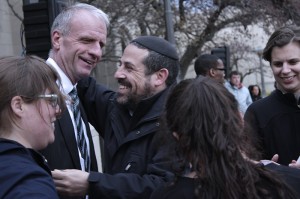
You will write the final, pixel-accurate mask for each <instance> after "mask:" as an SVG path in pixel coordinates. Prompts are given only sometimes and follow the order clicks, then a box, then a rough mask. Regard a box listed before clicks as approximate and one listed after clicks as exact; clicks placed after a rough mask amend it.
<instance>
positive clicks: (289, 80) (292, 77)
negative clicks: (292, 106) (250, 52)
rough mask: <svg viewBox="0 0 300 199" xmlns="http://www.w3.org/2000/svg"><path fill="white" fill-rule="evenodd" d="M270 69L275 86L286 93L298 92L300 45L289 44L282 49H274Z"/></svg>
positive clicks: (299, 82) (299, 86)
mask: <svg viewBox="0 0 300 199" xmlns="http://www.w3.org/2000/svg"><path fill="white" fill-rule="evenodd" d="M271 68H272V71H273V74H274V78H275V80H276V82H277V86H278V87H279V88H280V89H282V90H283V91H285V92H288V93H298V92H300V44H299V43H296V42H291V43H289V44H287V45H285V46H283V47H274V48H273V49H272V53H271Z"/></svg>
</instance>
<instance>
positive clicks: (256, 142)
mask: <svg viewBox="0 0 300 199" xmlns="http://www.w3.org/2000/svg"><path fill="white" fill-rule="evenodd" d="M244 122H245V129H246V132H245V133H247V136H248V138H249V139H250V140H251V142H252V144H253V146H255V148H256V149H257V150H258V151H260V152H261V155H264V146H263V135H262V133H261V132H260V131H261V129H260V127H259V123H258V119H257V116H256V112H255V109H254V108H253V104H252V105H250V106H249V107H248V109H247V111H246V113H245V116H244ZM261 155H259V158H260V159H261V158H263V159H264V158H266V157H260V156H261Z"/></svg>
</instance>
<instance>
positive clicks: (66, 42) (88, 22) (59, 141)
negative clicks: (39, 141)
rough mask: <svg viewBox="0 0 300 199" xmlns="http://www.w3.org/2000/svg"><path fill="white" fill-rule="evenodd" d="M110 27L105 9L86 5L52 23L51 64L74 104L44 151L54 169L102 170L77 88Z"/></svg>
mask: <svg viewBox="0 0 300 199" xmlns="http://www.w3.org/2000/svg"><path fill="white" fill-rule="evenodd" d="M108 25H109V21H108V16H107V15H106V14H105V13H104V12H103V11H102V10H100V9H98V8H96V7H94V6H92V5H88V4H84V3H77V4H74V5H72V6H69V7H67V8H66V9H64V10H63V11H62V12H61V13H60V14H59V15H58V16H57V17H56V18H55V20H54V22H53V24H52V28H51V42H52V48H51V50H50V52H49V58H48V59H47V63H48V64H49V65H51V66H52V67H54V68H55V70H56V71H57V72H58V74H59V76H60V78H61V80H62V85H61V88H60V89H61V91H62V92H63V93H64V94H65V95H68V96H69V99H71V100H69V102H71V103H68V104H67V109H68V111H66V112H64V113H63V115H62V117H61V118H60V119H59V120H57V121H56V122H55V136H56V139H55V142H54V143H53V144H51V145H49V146H48V147H47V148H46V149H45V150H43V151H41V152H42V154H43V155H44V156H45V157H46V159H47V160H48V163H49V166H50V168H51V170H54V169H80V170H83V171H87V172H89V171H98V166H97V159H96V156H95V151H94V145H93V140H92V136H91V132H90V128H89V124H88V121H87V117H86V115H85V111H84V109H83V108H82V105H81V103H80V101H79V99H78V96H77V89H76V85H77V82H78V81H79V80H80V79H82V78H84V77H88V76H89V75H90V74H91V71H92V70H93V69H94V68H95V67H96V65H97V63H98V62H99V61H100V60H101V56H102V49H103V47H104V46H105V44H106V37H107V28H108ZM61 198H67V197H66V196H61ZM72 199H74V197H72Z"/></svg>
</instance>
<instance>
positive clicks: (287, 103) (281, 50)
mask: <svg viewBox="0 0 300 199" xmlns="http://www.w3.org/2000/svg"><path fill="white" fill-rule="evenodd" d="M263 58H264V59H265V60H266V61H268V62H269V63H270V66H271V69H272V71H273V75H274V78H275V81H276V87H275V90H274V91H273V92H272V93H271V94H270V95H269V96H267V97H265V98H263V99H261V100H259V101H257V102H256V103H255V104H253V105H251V106H250V107H249V108H248V110H247V112H246V115H245V120H246V121H248V123H250V125H251V127H252V128H253V129H254V131H253V132H255V133H256V134H257V136H258V138H259V139H258V144H259V146H261V148H260V150H261V151H262V152H263V154H264V158H266V159H271V158H272V157H273V156H274V155H275V154H278V156H279V158H278V163H280V164H283V165H290V166H292V167H297V168H300V163H296V160H297V159H298V157H299V155H300V136H299V130H300V123H299V121H300V108H299V107H300V106H299V96H300V28H299V27H296V26H287V27H282V28H280V29H278V30H276V31H275V32H274V33H273V34H272V35H271V36H270V38H269V40H268V42H267V44H266V47H265V48H264V50H263Z"/></svg>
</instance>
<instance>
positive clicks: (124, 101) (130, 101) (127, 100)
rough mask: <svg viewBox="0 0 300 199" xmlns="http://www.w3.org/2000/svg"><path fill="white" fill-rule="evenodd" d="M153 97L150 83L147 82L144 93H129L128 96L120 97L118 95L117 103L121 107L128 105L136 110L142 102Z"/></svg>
mask: <svg viewBox="0 0 300 199" xmlns="http://www.w3.org/2000/svg"><path fill="white" fill-rule="evenodd" d="M151 96H153V92H152V89H151V86H150V84H149V83H148V82H146V83H145V85H144V89H143V92H142V93H140V94H136V93H131V92H129V93H127V94H126V95H120V94H119V93H117V102H118V103H119V104H121V105H126V106H128V107H131V108H133V109H134V108H135V107H136V106H137V104H138V103H139V102H140V101H141V100H143V99H146V98H148V97H151Z"/></svg>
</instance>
